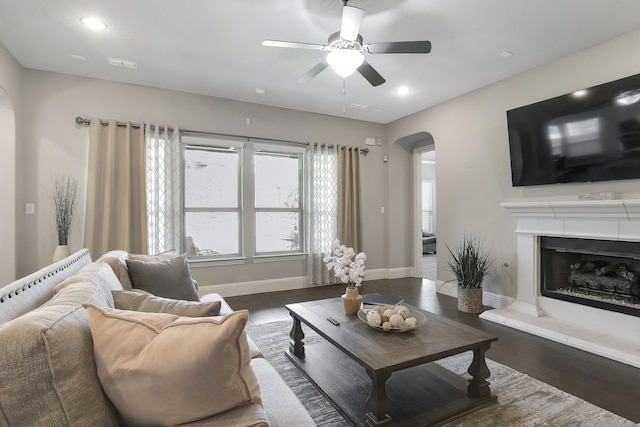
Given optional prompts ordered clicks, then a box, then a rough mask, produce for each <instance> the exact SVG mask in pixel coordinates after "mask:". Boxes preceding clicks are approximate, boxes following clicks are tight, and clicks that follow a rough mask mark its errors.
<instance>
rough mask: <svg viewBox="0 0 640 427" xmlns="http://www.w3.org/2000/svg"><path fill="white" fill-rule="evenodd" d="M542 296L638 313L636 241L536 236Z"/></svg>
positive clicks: (638, 247) (639, 267) (639, 248)
mask: <svg viewBox="0 0 640 427" xmlns="http://www.w3.org/2000/svg"><path fill="white" fill-rule="evenodd" d="M540 255H541V256H540V268H541V276H540V277H541V278H542V280H541V285H540V286H541V289H540V292H541V294H542V295H543V296H546V297H550V298H556V299H560V300H563V301H569V302H574V303H578V304H584V305H588V306H592V307H597V308H601V309H605V310H611V311H616V312H619V313H625V314H631V315H634V316H638V317H640V278H639V274H640V242H620V241H613V240H593V239H576V238H565V237H540Z"/></svg>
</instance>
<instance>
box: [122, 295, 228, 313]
mask: <svg viewBox="0 0 640 427" xmlns="http://www.w3.org/2000/svg"><path fill="white" fill-rule="evenodd" d="M111 294H112V295H113V301H114V303H115V308H118V309H120V310H133V311H144V312H148V313H169V314H175V315H176V316H186V317H207V316H218V315H220V306H221V305H222V303H221V302H220V301H210V302H199V301H183V300H178V299H171V298H163V297H158V296H155V295H151V294H149V293H146V292H138V291H111Z"/></svg>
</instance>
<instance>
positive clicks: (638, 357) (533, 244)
mask: <svg viewBox="0 0 640 427" xmlns="http://www.w3.org/2000/svg"><path fill="white" fill-rule="evenodd" d="M501 206H502V207H503V208H504V209H507V210H508V211H510V212H511V214H512V215H513V216H514V218H516V224H517V225H516V230H515V233H516V249H517V279H516V282H517V290H516V294H517V295H516V299H515V301H514V302H513V303H512V304H511V305H510V306H509V307H508V308H506V309H496V310H489V311H485V312H484V313H482V315H481V316H480V317H482V318H483V319H487V320H491V321H494V322H498V323H502V324H505V325H507V326H510V327H513V328H516V329H521V330H524V331H526V332H529V333H533V334H535V335H539V336H543V337H545V338H548V339H552V340H555V341H558V342H562V343H564V344H567V345H571V346H574V347H578V348H581V349H583V350H587V351H590V352H592V353H596V354H599V355H601V356H605V357H609V358H611V359H614V360H618V361H620V362H623V363H627V364H630V365H632V366H636V367H640V336H639V335H638V333H637V331H638V330H640V317H635V316H630V315H624V314H621V313H614V312H610V311H607V310H601V309H598V308H593V307H585V306H581V305H578V304H572V303H569V302H564V301H558V300H554V299H551V298H547V297H544V296H541V295H540V290H539V289H540V288H539V283H540V264H539V262H540V261H539V257H540V249H539V238H540V236H550V237H555V236H557V237H576V238H587V239H606V240H620V241H640V199H623V200H570V201H555V200H554V201H511V202H504V203H502V204H501Z"/></svg>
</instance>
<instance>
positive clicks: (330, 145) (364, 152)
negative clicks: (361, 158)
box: [313, 142, 369, 156]
mask: <svg viewBox="0 0 640 427" xmlns="http://www.w3.org/2000/svg"><path fill="white" fill-rule="evenodd" d="M313 146H314V147H317V146H320V147H327V148H333V147H335V145H333V144H328V145H327V144H318V143H317V142H316V143H314V144H313ZM340 149H341V150H344V149H345V147H340ZM360 154H364V155H365V156H366V155H367V154H369V149H368V148H360Z"/></svg>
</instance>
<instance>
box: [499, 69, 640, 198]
mask: <svg viewBox="0 0 640 427" xmlns="http://www.w3.org/2000/svg"><path fill="white" fill-rule="evenodd" d="M507 124H508V129H509V150H510V157H511V177H512V183H513V186H529V185H544V184H557V183H568V182H595V181H613V180H624V179H640V74H636V75H633V76H630V77H626V78H623V79H620V80H615V81H612V82H609V83H605V84H602V85H599V86H594V87H591V88H588V89H584V90H580V91H577V92H573V93H570V94H566V95H562V96H558V97H555V98H552V99H548V100H545V101H541V102H537V103H535V104H531V105H527V106H524V107H519V108H515V109H513V110H509V111H507Z"/></svg>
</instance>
